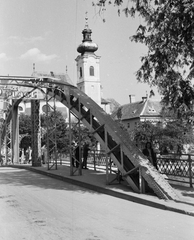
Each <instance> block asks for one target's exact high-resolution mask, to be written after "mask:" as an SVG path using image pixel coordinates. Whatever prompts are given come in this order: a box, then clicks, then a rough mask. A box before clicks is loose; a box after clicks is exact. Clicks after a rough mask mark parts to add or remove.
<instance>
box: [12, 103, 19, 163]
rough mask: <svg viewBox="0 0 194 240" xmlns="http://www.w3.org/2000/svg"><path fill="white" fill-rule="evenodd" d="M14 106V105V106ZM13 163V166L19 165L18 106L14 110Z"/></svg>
mask: <svg viewBox="0 0 194 240" xmlns="http://www.w3.org/2000/svg"><path fill="white" fill-rule="evenodd" d="M13 106H14V104H13ZM11 139H12V141H11V142H12V144H11V145H12V146H11V149H12V162H13V164H15V163H19V117H18V106H14V107H13V109H12V137H11Z"/></svg>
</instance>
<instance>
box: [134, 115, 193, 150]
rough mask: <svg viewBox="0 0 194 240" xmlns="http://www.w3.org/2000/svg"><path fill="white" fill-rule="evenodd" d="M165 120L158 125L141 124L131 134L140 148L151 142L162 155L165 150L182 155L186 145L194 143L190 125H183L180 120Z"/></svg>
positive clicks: (146, 122) (147, 122)
mask: <svg viewBox="0 0 194 240" xmlns="http://www.w3.org/2000/svg"><path fill="white" fill-rule="evenodd" d="M165 119H166V118H165ZM165 119H163V120H162V121H161V122H158V123H157V124H152V123H151V122H149V121H145V122H140V123H139V124H138V125H137V126H136V128H135V129H134V130H133V131H132V132H131V136H132V140H135V142H136V143H137V144H138V146H140V148H142V146H144V145H145V143H146V142H151V143H152V144H153V145H155V147H157V148H158V150H159V152H162V153H163V152H164V150H168V151H169V152H175V153H180V151H182V150H183V147H184V145H185V144H190V143H193V141H194V135H193V131H192V128H191V126H190V125H189V126H188V125H187V124H185V125H183V124H182V121H181V120H180V119H174V118H168V120H165Z"/></svg>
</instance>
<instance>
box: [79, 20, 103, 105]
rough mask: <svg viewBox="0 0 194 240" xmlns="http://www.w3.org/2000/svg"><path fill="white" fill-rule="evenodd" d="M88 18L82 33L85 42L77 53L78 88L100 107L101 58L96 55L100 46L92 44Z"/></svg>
mask: <svg viewBox="0 0 194 240" xmlns="http://www.w3.org/2000/svg"><path fill="white" fill-rule="evenodd" d="M87 20H88V18H87V17H86V25H85V28H84V30H83V31H82V34H83V40H82V43H81V44H80V45H79V46H78V48H77V51H78V52H79V53H80V55H78V56H77V58H76V59H75V61H76V62H77V87H78V88H79V89H80V90H81V91H83V92H84V93H86V94H87V95H88V96H89V97H91V98H92V99H93V100H94V101H95V102H96V103H97V104H98V105H99V106H101V83H100V68H99V59H100V57H99V56H96V55H95V53H94V52H95V51H96V50H97V49H98V45H97V44H96V43H93V42H92V39H91V33H92V30H91V29H90V28H89V26H88V23H87Z"/></svg>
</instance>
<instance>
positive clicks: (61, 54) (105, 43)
mask: <svg viewBox="0 0 194 240" xmlns="http://www.w3.org/2000/svg"><path fill="white" fill-rule="evenodd" d="M86 11H87V12H88V18H89V20H88V24H89V27H90V28H91V29H92V40H93V42H95V43H97V44H98V47H99V48H98V50H97V51H96V55H98V56H101V59H100V78H101V83H102V87H103V97H104V98H114V99H115V100H116V101H118V102H119V103H120V104H125V103H128V102H129V94H135V95H136V100H140V99H141V97H142V96H145V94H146V91H147V92H148V93H149V91H150V88H149V87H148V86H147V85H146V84H140V83H137V80H136V77H135V72H136V71H137V70H138V68H139V66H140V64H141V63H140V56H142V55H144V54H145V53H146V48H145V46H143V45H141V44H137V43H131V41H130V40H129V37H130V36H131V35H132V34H134V33H135V30H136V27H137V26H138V24H139V23H140V22H141V20H140V19H139V18H137V19H132V18H130V17H129V18H126V17H125V16H124V14H122V16H121V17H118V15H117V8H116V7H113V6H112V7H111V6H110V7H109V8H108V9H107V10H106V11H105V14H104V16H105V19H106V22H105V23H103V21H102V18H101V17H100V16H99V15H98V13H97V12H96V10H95V8H94V7H92V1H91V0H0V75H8V74H9V75H23V76H24V75H25V76H26V75H27V76H30V75H31V73H32V68H33V63H35V64H36V70H37V71H45V72H50V71H53V72H59V73H62V72H65V69H66V65H67V68H68V75H69V77H70V78H71V80H72V81H73V82H74V83H76V80H77V79H76V78H77V74H76V62H75V58H76V57H77V55H78V52H77V47H78V45H79V44H80V43H81V42H82V33H81V32H82V30H83V29H84V26H85V12H86ZM155 93H156V92H155ZM158 97H159V95H158V94H156V98H158Z"/></svg>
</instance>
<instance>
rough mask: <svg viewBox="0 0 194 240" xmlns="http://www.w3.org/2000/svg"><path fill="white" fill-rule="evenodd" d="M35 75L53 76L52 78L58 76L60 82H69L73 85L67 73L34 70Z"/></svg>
mask: <svg viewBox="0 0 194 240" xmlns="http://www.w3.org/2000/svg"><path fill="white" fill-rule="evenodd" d="M34 75H35V76H39V77H54V78H58V79H59V80H61V82H62V83H69V84H71V85H74V84H73V82H72V81H71V79H70V77H69V75H68V74H67V73H55V72H52V71H51V72H50V73H48V72H41V71H40V72H37V71H36V72H34Z"/></svg>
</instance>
